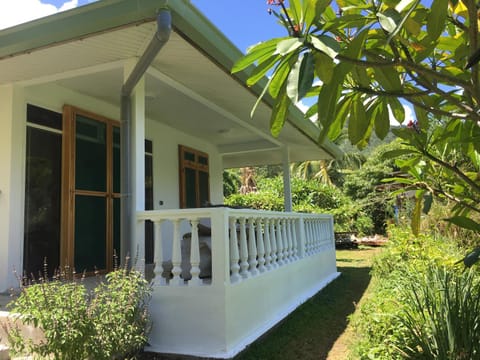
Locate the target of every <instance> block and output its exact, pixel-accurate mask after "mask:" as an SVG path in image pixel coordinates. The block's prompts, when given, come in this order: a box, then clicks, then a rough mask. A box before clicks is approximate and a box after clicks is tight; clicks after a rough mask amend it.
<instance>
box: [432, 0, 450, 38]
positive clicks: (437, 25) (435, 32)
mask: <svg viewBox="0 0 480 360" xmlns="http://www.w3.org/2000/svg"><path fill="white" fill-rule="evenodd" d="M447 15H448V0H433V2H432V5H431V6H430V13H429V14H428V17H427V32H428V36H429V38H430V39H431V40H432V41H436V40H437V39H438V38H439V37H440V35H441V34H442V32H443V30H444V29H445V21H446V20H447Z"/></svg>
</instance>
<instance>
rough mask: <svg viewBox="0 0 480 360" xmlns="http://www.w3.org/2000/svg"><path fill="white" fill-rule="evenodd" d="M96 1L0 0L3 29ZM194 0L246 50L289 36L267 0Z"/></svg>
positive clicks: (238, 45) (242, 49)
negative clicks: (268, 11)
mask: <svg viewBox="0 0 480 360" xmlns="http://www.w3.org/2000/svg"><path fill="white" fill-rule="evenodd" d="M94 1H95V0H0V28H2V27H7V26H12V25H14V24H15V23H18V22H25V21H28V20H31V19H33V18H35V17H41V16H47V15H50V14H53V13H55V12H57V11H60V10H68V9H71V8H74V7H77V6H82V5H86V4H88V3H90V2H94ZM132 1H133V0H132ZM191 2H192V3H193V4H194V5H195V6H196V7H197V8H198V9H199V10H200V11H201V12H202V13H203V14H205V15H206V17H207V18H209V19H210V21H212V22H213V23H214V24H215V25H216V26H217V27H218V28H219V29H220V30H221V31H222V32H223V33H224V34H225V35H226V36H227V37H228V38H229V39H230V40H231V41H232V42H233V43H234V44H235V45H237V47H238V48H239V49H240V50H241V51H243V52H245V51H246V49H247V48H248V46H250V45H253V44H255V43H257V42H259V41H263V40H268V39H271V38H272V37H279V36H285V35H286V32H285V30H284V29H283V28H282V27H281V26H280V25H278V24H277V23H276V18H275V17H274V16H271V15H269V14H268V13H267V9H268V7H269V6H268V5H267V1H266V0H242V1H236V2H234V1H227V0H191ZM2 17H3V19H2ZM2 20H3V21H2Z"/></svg>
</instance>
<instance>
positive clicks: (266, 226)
mask: <svg viewBox="0 0 480 360" xmlns="http://www.w3.org/2000/svg"><path fill="white" fill-rule="evenodd" d="M263 232H264V235H263V240H264V241H265V267H266V269H267V270H271V269H272V268H273V267H272V246H271V244H270V223H269V220H268V218H264V219H263Z"/></svg>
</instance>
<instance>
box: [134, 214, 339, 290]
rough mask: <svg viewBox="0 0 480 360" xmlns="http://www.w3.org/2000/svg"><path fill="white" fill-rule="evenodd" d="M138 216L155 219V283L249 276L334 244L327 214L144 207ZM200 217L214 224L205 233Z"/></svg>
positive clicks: (239, 279)
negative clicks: (155, 209) (149, 209)
mask: <svg viewBox="0 0 480 360" xmlns="http://www.w3.org/2000/svg"><path fill="white" fill-rule="evenodd" d="M214 218H215V219H216V220H215V221H213V219H214ZM138 219H139V221H144V220H151V221H153V223H154V248H155V253H154V269H153V271H154V275H155V282H154V284H155V286H188V287H192V286H209V285H212V284H213V283H214V281H215V280H216V279H217V280H218V282H219V283H221V284H224V283H225V282H226V281H227V282H229V283H230V284H235V283H237V282H242V281H249V278H251V277H255V276H261V275H262V274H263V273H266V272H269V271H275V269H276V268H278V267H279V266H288V265H289V264H291V263H294V262H297V261H301V260H302V259H303V258H304V257H308V256H311V255H314V254H316V253H319V252H321V251H324V250H325V249H330V250H331V249H332V247H333V246H334V240H333V221H332V217H331V216H329V215H318V214H299V213H281V212H268V211H256V210H249V209H230V208H202V209H183V210H171V211H168V210H161V211H145V212H140V213H139V214H138ZM204 223H208V224H217V225H215V226H216V227H212V228H211V233H210V232H208V234H205V233H204V227H201V225H200V224H202V225H205V224H204ZM215 249H216V250H215ZM222 254H227V257H226V258H225V259H221V258H220V259H219V258H217V259H216V260H215V258H213V256H216V257H221V256H223V255H222ZM214 264H219V265H217V267H216V268H215V266H214ZM218 266H220V267H218ZM206 267H208V271H205V268H206ZM222 267H224V268H223V271H222ZM205 274H206V275H205ZM225 277H227V278H225Z"/></svg>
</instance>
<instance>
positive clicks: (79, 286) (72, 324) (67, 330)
mask: <svg viewBox="0 0 480 360" xmlns="http://www.w3.org/2000/svg"><path fill="white" fill-rule="evenodd" d="M67 273H68V271H67ZM63 274H65V272H64V273H63ZM150 293H151V287H150V285H149V284H148V282H147V281H146V280H145V279H144V277H143V274H142V273H140V272H138V271H136V270H129V269H127V268H126V267H125V268H121V269H117V270H115V271H113V272H111V273H109V274H107V275H106V279H105V282H103V283H101V284H99V285H98V286H97V288H96V289H95V290H94V291H93V292H92V293H90V292H88V291H87V289H86V287H85V285H84V284H83V282H82V281H80V280H79V279H73V277H70V276H67V277H65V276H63V275H62V276H59V277H58V278H57V279H54V280H51V281H49V280H41V281H39V282H37V283H35V284H33V285H29V286H24V287H22V288H21V293H20V296H19V297H18V298H17V299H15V300H14V301H13V302H12V303H11V304H10V305H9V307H10V311H11V312H12V313H16V314H19V315H20V317H21V320H22V322H23V323H25V324H27V325H33V326H35V327H39V328H41V329H42V330H43V332H44V335H45V341H43V342H37V343H35V342H33V341H31V340H29V339H26V338H23V337H22V336H21V333H20V330H19V329H18V327H17V326H15V325H14V324H11V326H10V327H9V329H8V335H9V342H10V348H11V351H12V352H13V353H14V354H32V355H35V356H39V357H47V356H53V358H54V359H62V360H69V359H71V360H74V359H75V360H78V359H95V360H102V359H124V358H126V357H128V356H132V355H133V354H134V353H136V352H138V351H139V350H141V349H142V348H143V346H144V344H145V343H146V341H147V336H148V331H149V328H150V322H149V316H148V312H147V303H148V300H149V297H150Z"/></svg>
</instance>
